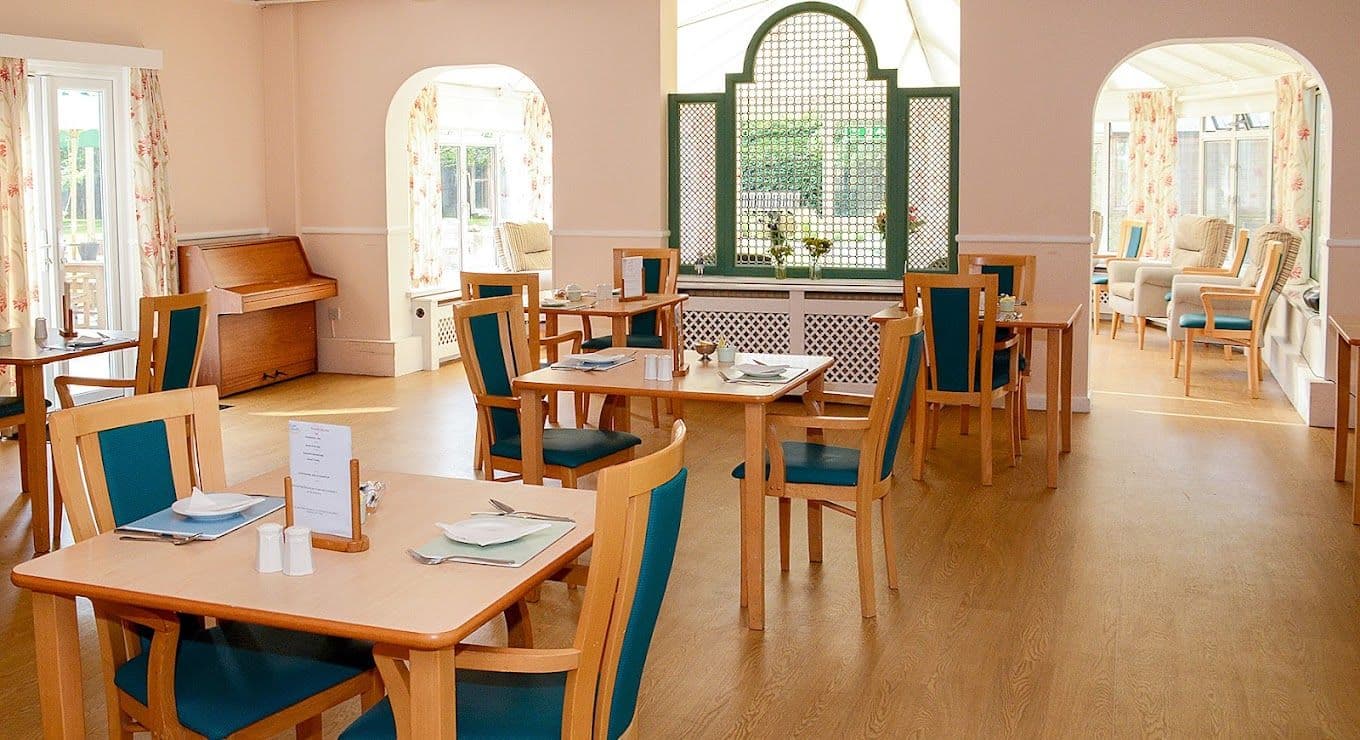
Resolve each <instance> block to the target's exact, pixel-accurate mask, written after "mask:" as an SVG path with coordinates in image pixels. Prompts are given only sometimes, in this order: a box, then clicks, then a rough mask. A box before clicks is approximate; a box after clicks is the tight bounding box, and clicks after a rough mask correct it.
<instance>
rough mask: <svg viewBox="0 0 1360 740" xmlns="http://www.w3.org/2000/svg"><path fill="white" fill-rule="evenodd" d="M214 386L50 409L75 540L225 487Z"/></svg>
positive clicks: (57, 463) (59, 476) (54, 453)
mask: <svg viewBox="0 0 1360 740" xmlns="http://www.w3.org/2000/svg"><path fill="white" fill-rule="evenodd" d="M217 400H218V399H217V388H216V387H214V386H199V387H196V388H185V389H180V390H173V391H165V392H163V393H149V394H146V395H138V396H127V397H124V398H115V399H111V400H108V401H103V402H101V403H91V404H85V405H83V406H76V407H75V408H69V409H61V410H59V411H53V412H52V415H51V416H50V417H48V426H49V427H50V429H51V436H52V462H53V468H54V469H55V471H56V477H57V482H58V483H59V484H60V485H61V492H62V498H63V500H64V503H65V506H66V513H67V515H68V516H69V517H70V519H71V533H72V535H73V536H74V537H75V539H76V541H77V542H79V541H81V540H86V539H89V538H91V537H94V536H96V535H98V534H100V533H101V532H106V531H108V530H111V529H113V528H114V527H118V526H122V525H124V524H127V523H128V522H132V521H136V520H137V519H141V518H142V517H144V516H148V515H150V514H154V513H155V512H157V511H160V510H162V509H164V508H165V507H167V506H169V505H170V504H172V503H174V502H175V499H177V498H183V497H185V496H188V495H189V493H190V491H191V490H192V487H193V486H195V485H197V486H199V487H201V488H204V489H208V490H214V489H216V490H222V489H223V488H225V487H226V482H227V481H226V473H225V468H224V466H223V463H222V426H221V417H220V412H219V411H218V406H217Z"/></svg>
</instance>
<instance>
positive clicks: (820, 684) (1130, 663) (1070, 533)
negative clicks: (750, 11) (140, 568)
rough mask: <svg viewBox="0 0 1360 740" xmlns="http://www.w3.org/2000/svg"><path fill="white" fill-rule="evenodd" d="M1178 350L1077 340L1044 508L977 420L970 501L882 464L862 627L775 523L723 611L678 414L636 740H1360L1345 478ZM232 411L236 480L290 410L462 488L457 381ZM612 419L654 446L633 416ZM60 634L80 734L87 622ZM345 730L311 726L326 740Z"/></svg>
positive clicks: (837, 573) (725, 433)
mask: <svg viewBox="0 0 1360 740" xmlns="http://www.w3.org/2000/svg"><path fill="white" fill-rule="evenodd" d="M1198 351H1199V352H1200V353H1201V354H1200V355H1197V357H1196V364H1195V367H1196V376H1195V378H1196V384H1195V394H1196V397H1195V398H1194V399H1192V400H1189V401H1187V400H1184V399H1183V398H1182V397H1181V392H1180V385H1179V381H1176V380H1173V379H1172V378H1171V374H1170V362H1169V360H1168V359H1167V351H1166V343H1165V338H1164V336H1163V335H1162V334H1160V333H1159V332H1157V331H1155V330H1154V331H1150V332H1149V338H1148V348H1147V349H1146V350H1144V351H1142V352H1139V351H1138V350H1137V349H1136V347H1135V338H1134V332H1133V331H1132V329H1131V328H1130V330H1129V331H1127V332H1126V333H1124V334H1123V335H1122V336H1121V337H1120V339H1119V340H1118V341H1117V342H1113V343H1112V342H1111V341H1110V339H1109V337H1108V334H1107V333H1105V334H1102V335H1101V337H1099V338H1098V339H1096V341H1095V357H1094V358H1093V359H1094V365H1093V377H1094V387H1095V388H1096V391H1095V392H1094V393H1093V399H1092V405H1093V408H1094V411H1093V413H1092V414H1090V415H1089V416H1086V415H1079V416H1078V417H1077V419H1076V420H1075V428H1074V435H1075V439H1074V442H1075V452H1073V453H1072V454H1071V455H1070V456H1066V457H1064V459H1063V462H1062V488H1060V489H1059V490H1057V491H1056V492H1054V491H1048V490H1046V489H1045V488H1044V486H1043V478H1044V468H1043V457H1042V450H1043V439H1042V431H1041V430H1042V423H1041V416H1040V415H1038V414H1036V415H1034V416H1033V417H1032V422H1033V423H1032V427H1033V428H1034V429H1035V430H1036V434H1035V436H1034V438H1033V439H1031V440H1029V441H1028V442H1027V443H1026V447H1025V456H1024V458H1023V459H1022V461H1021V464H1020V467H1019V468H1016V469H1012V468H1010V467H1008V466H1007V465H1006V463H1005V461H1004V454H1003V453H1002V452H1001V451H1002V450H1004V449H1005V448H1004V445H1003V444H1002V442H1004V431H1003V427H1002V426H1001V425H1000V423H998V429H997V447H996V449H997V450H998V454H997V466H998V467H997V478H996V485H995V486H993V487H991V488H982V487H981V486H979V485H978V484H977V482H976V481H977V472H976V462H975V461H976V455H977V444H978V442H977V433H976V431H975V432H974V433H973V435H971V436H969V437H960V436H959V435H958V432H957V430H958V427H957V423H956V419H954V418H951V417H947V418H946V420H945V424H944V426H943V428H942V430H941V437H940V449H939V450H937V451H935V452H934V453H933V454H932V455H931V457H930V461H929V467H928V470H927V476H926V481H925V483H924V484H923V485H916V484H914V483H912V482H910V480H909V479H907V477H906V475H905V466H904V464H903V463H904V462H905V460H906V455H903V456H901V458H900V461H899V465H898V471H899V475H900V479H901V480H903V481H904V482H901V483H899V484H898V486H897V488H896V490H895V491H894V497H895V502H894V505H895V506H896V507H897V513H898V517H897V521H898V523H899V527H900V531H899V532H898V533H897V534H898V537H899V541H900V543H901V550H902V562H901V567H902V589H901V591H900V592H898V593H896V594H893V595H891V596H889V595H888V592H887V590H886V588H884V587H883V586H881V585H880V589H882V590H881V591H880V596H879V616H878V618H877V619H876V620H863V619H861V618H860V617H859V613H858V601H857V596H856V581H855V578H854V560H853V550H852V531H851V527H850V523H849V522H848V521H846V520H844V519H841V518H837V517H836V516H835V515H834V514H828V517H829V520H828V527H827V534H826V537H827V545H826V547H827V553H826V555H827V556H826V562H824V563H822V564H820V565H818V566H815V567H809V565H808V564H807V563H806V557H805V553H806V550H805V549H804V539H803V531H802V529H801V527H798V526H797V525H795V533H794V546H795V557H794V564H793V567H792V570H791V572H789V573H787V574H782V575H781V574H779V573H778V569H777V558H775V557H774V553H773V550H771V553H770V556H769V557H768V558H767V560H768V561H769V564H770V565H769V567H770V574H769V580H768V589H769V596H768V611H767V618H766V621H767V629H766V630H765V631H764V632H759V633H757V632H749V631H747V630H746V629H744V628H743V627H742V626H741V619H740V614H739V612H738V609H737V579H736V569H737V511H736V498H737V490H736V486H735V485H734V484H733V482H732V480H731V479H730V478H729V477H728V473H729V471H730V469H731V467H732V466H733V465H734V464H735V463H736V462H737V456H738V455H739V453H740V449H741V418H740V415H739V414H738V413H736V412H735V411H734V410H732V409H728V408H723V407H718V406H706V405H700V404H693V405H691V406H690V407H689V409H688V411H689V419H690V425H691V426H690V428H691V436H690V440H691V446H690V448H689V454H688V459H689V462H690V465H691V470H692V474H691V478H690V486H689V492H688V502H687V507H686V511H685V518H684V523H683V530H682V534H681V540H680V553H679V556H678V557H677V560H676V565H675V573H674V576H673V578H672V581H671V584H670V590H669V592H668V594H667V598H666V603H665V606H664V608H663V610H662V614H661V618H660V623H659V625H658V632H657V637H656V640H655V642H654V643H653V646H652V650H651V656H650V660H649V662H648V667H647V673H646V676H645V679H644V687H643V692H642V698H641V701H640V704H639V707H638V712H639V717H640V719H639V728H640V729H641V731H642V736H644V737H678V736H682V735H683V736H698V737H726V736H753V737H785V736H809V737H861V736H889V737H902V736H906V735H909V734H913V735H921V736H936V737H938V736H953V737H957V736H970V737H976V736H996V735H1019V736H1029V737H1033V736H1092V735H1102V736H1103V735H1129V736H1132V735H1170V736H1181V737H1186V736H1206V735H1224V736H1242V735H1267V734H1269V735H1285V734H1289V735H1341V736H1345V735H1350V736H1356V735H1357V734H1360V527H1354V526H1352V525H1351V524H1350V509H1349V507H1350V497H1349V488H1348V486H1343V485H1340V484H1336V483H1334V482H1333V481H1332V480H1331V465H1330V461H1331V443H1330V437H1329V434H1328V432H1327V431H1325V430H1319V429H1309V428H1307V427H1305V426H1303V425H1302V423H1301V422H1300V421H1299V418H1298V416H1297V415H1295V414H1294V413H1293V411H1292V409H1291V408H1290V407H1289V406H1288V404H1287V403H1286V402H1285V400H1284V397H1283V394H1282V393H1281V391H1280V389H1279V388H1278V387H1277V386H1276V385H1275V384H1274V382H1273V381H1270V380H1267V382H1266V383H1265V389H1264V392H1263V397H1262V398H1261V399H1260V400H1257V401H1254V402H1250V403H1244V402H1243V401H1242V399H1243V397H1244V396H1245V388H1246V366H1245V361H1244V360H1243V358H1242V357H1241V356H1240V355H1239V356H1237V357H1236V358H1234V359H1233V360H1232V361H1231V362H1228V361H1225V360H1224V359H1223V357H1222V354H1221V353H1220V352H1218V351H1216V350H1210V349H1206V348H1201V349H1200V350H1198ZM229 402H230V403H232V404H234V408H232V409H230V410H228V411H226V412H224V416H223V418H224V423H225V425H226V427H227V431H226V444H227V448H228V466H229V470H228V473H229V476H230V477H231V479H233V480H238V479H241V478H244V477H246V476H248V475H251V474H254V473H258V472H261V471H264V470H268V469H270V468H273V467H276V466H278V465H281V464H283V463H284V462H285V459H286V454H287V453H286V444H285V441H286V440H285V434H286V433H285V422H286V420H287V419H289V418H298V417H303V416H306V417H308V418H314V419H317V420H324V421H331V422H339V423H346V424H352V425H354V429H355V445H356V449H357V450H358V452H359V457H360V459H361V460H362V461H363V463H364V465H365V466H368V467H370V468H383V467H385V468H390V469H402V470H408V471H412V472H419V473H431V474H440V475H458V476H466V475H469V474H470V472H471V460H470V450H471V429H470V428H469V427H468V421H469V420H470V419H471V418H472V406H471V401H470V398H469V396H468V392H467V387H466V383H465V380H464V376H463V374H462V372H461V370H460V369H459V368H458V367H457V366H456V365H454V366H448V367H446V368H445V369H444V370H442V371H440V372H439V373H434V374H431V373H420V374H416V375H411V376H407V377H403V378H397V379H379V378H353V377H340V376H317V377H312V378H307V379H302V380H298V381H294V382H291V383H287V384H284V385H281V386H278V387H276V388H272V389H268V390H264V391H260V392H256V393H252V394H248V395H243V396H237V397H234V398H232V399H229ZM636 411H637V412H638V413H640V414H641V413H644V412H645V407H644V406H643V405H642V404H639V405H638V406H637V409H636ZM635 427H638V428H642V429H644V430H648V431H647V432H646V437H647V439H646V444H648V445H649V446H652V447H653V448H654V447H655V446H656V445H658V444H659V443H660V440H661V439H662V436H661V434H660V433H657V432H651V431H650V429H649V425H648V424H646V423H643V422H642V421H641V419H639V423H637V424H635ZM974 429H976V423H974ZM15 465H16V460H15V453H14V451H13V445H12V444H6V445H2V446H0V490H3V491H6V492H12V491H14V490H15V489H16V488H17V478H18V476H17V473H16V470H15ZM586 484H587V485H592V484H593V481H592V480H589V479H588V480H587V481H586ZM770 512H771V515H770V517H769V520H770V525H771V530H770V532H771V536H773V531H774V530H773V505H771V508H770ZM0 516H3V520H2V521H3V525H4V527H3V530H2V531H3V532H4V535H3V537H4V539H3V547H2V548H0V559H3V561H4V564H5V565H6V566H9V565H12V564H13V563H14V562H16V561H17V560H18V559H21V558H25V557H28V556H29V550H28V546H27V544H26V539H25V538H26V534H25V533H26V530H27V523H28V513H27V507H26V505H25V504H24V503H23V502H21V501H16V500H15V497H14V496H13V495H12V494H10V493H6V494H0ZM800 519H801V516H798V515H795V517H794V521H795V522H798V521H799V520H800ZM412 536H413V538H414V537H419V536H424V535H419V534H414V533H413V535H412ZM771 541H772V540H771ZM878 557H879V564H878V567H879V573H880V575H879V584H882V583H883V580H882V578H883V576H882V561H881V557H882V556H881V553H880V554H879V556H878ZM241 567H243V568H244V567H249V564H246V563H242V565H241ZM354 596H355V597H356V598H362V594H355V595H354ZM451 598H452V596H451ZM579 599H580V592H575V593H568V592H567V591H565V590H564V589H562V588H560V587H549V588H545V589H544V597H543V600H542V602H541V603H540V605H539V606H538V607H536V610H537V611H536V614H535V625H536V627H537V631H538V634H539V635H540V644H544V645H551V644H564V643H565V642H566V641H567V640H568V639H569V636H570V631H571V629H572V625H573V624H574V619H573V613H574V611H575V609H576V606H577V604H578V603H579ZM29 620H30V616H29V605H28V599H27V598H26V596H24V595H23V594H21V593H19V592H18V591H16V589H14V588H13V587H12V586H9V585H8V584H6V586H4V587H0V648H2V650H0V706H2V707H3V715H4V717H5V724H4V727H3V729H2V730H0V735H3V736H5V737H33V736H35V735H36V734H37V732H38V724H37V723H38V712H37V707H36V692H35V690H34V687H33V667H32V661H33V653H32V646H31V641H30V630H31V626H30V621H29ZM83 625H84V627H85V629H86V636H87V638H89V639H88V640H87V642H88V645H87V657H88V658H90V661H89V662H87V664H86V672H87V682H88V690H87V691H88V693H87V696H88V697H89V699H90V702H91V706H90V707H89V721H90V723H91V726H92V727H96V728H99V727H101V726H102V721H103V720H102V717H103V714H102V709H101V708H100V707H99V706H97V704H98V702H99V701H101V700H102V696H101V694H100V693H99V690H98V688H97V687H98V683H97V680H98V679H97V676H96V675H94V671H97V663H95V662H94V661H93V653H92V652H91V650H92V647H93V635H92V630H91V629H90V627H91V625H90V623H89V618H88V614H86V615H84V621H83ZM485 638H486V639H489V640H494V639H497V635H495V634H494V629H493V630H488V631H487V633H486V635H485ZM354 711H355V709H354V708H353V707H345V708H342V709H339V710H336V711H335V712H332V715H331V716H328V717H327V722H326V727H327V734H328V736H333V735H334V733H336V732H338V730H339V729H340V728H341V727H343V726H344V725H345V724H346V723H347V722H348V721H349V719H350V718H351V717H352V716H353V712H354Z"/></svg>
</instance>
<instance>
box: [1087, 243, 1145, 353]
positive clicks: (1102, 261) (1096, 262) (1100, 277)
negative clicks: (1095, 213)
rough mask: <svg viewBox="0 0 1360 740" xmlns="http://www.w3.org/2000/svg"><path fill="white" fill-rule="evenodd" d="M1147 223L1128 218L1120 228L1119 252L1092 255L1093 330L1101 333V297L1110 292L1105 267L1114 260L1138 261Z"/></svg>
mask: <svg viewBox="0 0 1360 740" xmlns="http://www.w3.org/2000/svg"><path fill="white" fill-rule="evenodd" d="M1146 233H1147V221H1141V220H1139V219H1135V218H1126V219H1124V221H1123V223H1121V224H1120V227H1119V244H1118V247H1119V251H1117V252H1113V253H1109V254H1093V255H1091V262H1092V265H1091V267H1092V272H1091V328H1092V329H1093V330H1094V331H1095V333H1097V334H1099V333H1100V297H1101V296H1103V295H1106V294H1107V293H1109V292H1110V274H1109V273H1108V272H1106V271H1105V265H1106V263H1107V262H1108V261H1109V260H1112V259H1124V260H1137V259H1139V258H1140V257H1141V256H1142V254H1143V242H1144V239H1143V235H1144V234H1146Z"/></svg>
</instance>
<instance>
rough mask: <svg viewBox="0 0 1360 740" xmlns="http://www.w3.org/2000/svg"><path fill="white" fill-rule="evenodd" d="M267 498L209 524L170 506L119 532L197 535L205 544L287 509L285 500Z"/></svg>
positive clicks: (126, 525) (120, 529) (123, 527)
mask: <svg viewBox="0 0 1360 740" xmlns="http://www.w3.org/2000/svg"><path fill="white" fill-rule="evenodd" d="M263 498H264V500H263V501H261V502H259V503H258V504H255V505H254V506H251V507H250V508H249V509H246V510H245V511H242V512H238V513H236V514H232V515H231V516H229V517H227V518H225V519H213V520H208V521H205V520H201V519H190V518H188V517H184V516H180V515H179V514H176V513H175V512H174V511H172V510H171V509H170V507H168V506H167V507H165V508H164V509H161V510H160V511H158V512H156V513H155V514H151V515H150V516H144V517H142V518H141V519H138V520H137V521H135V522H130V523H128V524H124V525H123V526H121V527H119V528H118V531H120V532H151V533H154V534H171V535H175V536H178V537H188V536H190V535H197V536H198V538H199V539H201V540H215V539H217V538H218V537H221V536H223V535H227V534H231V533H232V532H235V531H236V530H238V529H240V528H241V527H244V526H246V525H247V524H250V523H251V522H253V521H255V520H257V519H260V518H261V517H265V516H269V515H270V514H273V513H274V512H276V511H278V510H279V509H282V508H283V498H281V497H279V496H265V497H263Z"/></svg>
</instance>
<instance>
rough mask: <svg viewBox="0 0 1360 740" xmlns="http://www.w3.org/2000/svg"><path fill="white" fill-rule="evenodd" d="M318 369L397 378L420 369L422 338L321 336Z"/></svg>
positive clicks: (318, 347)
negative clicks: (395, 338) (389, 338)
mask: <svg viewBox="0 0 1360 740" xmlns="http://www.w3.org/2000/svg"><path fill="white" fill-rule="evenodd" d="M316 349H317V369H318V370H319V371H321V372H323V373H341V374H344V375H376V376H379V377H389V378H390V377H395V376H398V375H406V374H407V373H413V372H415V371H417V370H419V369H420V349H421V342H420V338H419V337H406V338H404V339H398V340H395V341H392V340H382V339H344V338H336V337H319V338H318V339H317V342H316Z"/></svg>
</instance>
